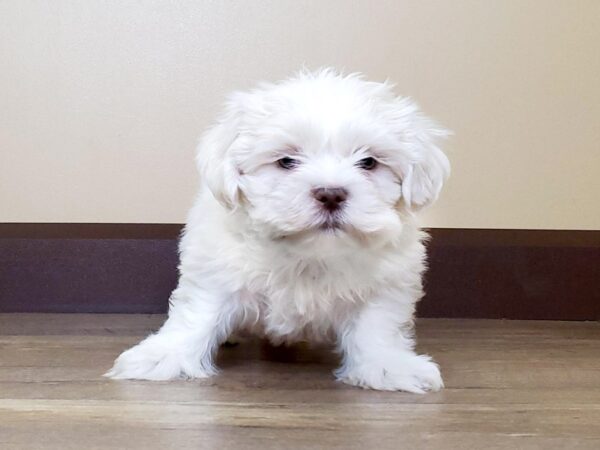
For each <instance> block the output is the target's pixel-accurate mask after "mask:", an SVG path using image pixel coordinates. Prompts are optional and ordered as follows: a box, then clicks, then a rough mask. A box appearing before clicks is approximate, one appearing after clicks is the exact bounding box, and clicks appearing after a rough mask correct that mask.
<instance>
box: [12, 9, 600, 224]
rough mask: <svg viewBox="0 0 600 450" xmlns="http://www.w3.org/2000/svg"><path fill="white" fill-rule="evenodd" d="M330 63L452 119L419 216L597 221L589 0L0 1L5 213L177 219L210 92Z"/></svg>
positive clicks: (598, 21)
mask: <svg viewBox="0 0 600 450" xmlns="http://www.w3.org/2000/svg"><path fill="white" fill-rule="evenodd" d="M303 63H306V64H307V65H308V66H309V67H318V66H321V65H333V66H337V67H340V68H345V69H347V70H349V71H363V72H365V73H366V74H367V75H368V76H369V77H371V78H373V79H384V78H386V77H389V78H391V79H392V80H394V81H395V82H397V84H398V91H399V92H400V93H403V94H408V95H411V96H413V97H414V98H416V99H417V100H418V101H419V103H421V105H422V106H423V108H424V109H425V110H426V111H427V112H429V113H430V114H432V115H433V116H434V117H436V118H437V119H438V120H439V121H441V122H442V123H444V124H445V125H446V126H448V127H450V128H452V129H453V130H454V131H455V137H454V138H453V139H452V140H451V143H450V145H449V153H450V157H451V160H452V163H453V175H452V178H451V180H450V182H449V183H448V185H447V189H446V190H445V191H444V193H443V194H442V197H441V200H440V202H439V203H438V204H437V205H436V206H434V207H433V208H432V209H430V210H429V211H427V213H426V216H425V224H427V225H430V226H445V227H489V228H571V229H598V228H600V202H599V201H598V194H599V193H600V181H599V180H600V81H599V80H600V1H598V0H588V1H583V0H562V1H553V0H488V1H484V0H473V1H467V0H452V1H451V0H439V1H421V0H415V1H404V0H395V1H382V0H358V1H350V0H322V1H319V0H310V1H302V0H301V1H297V0H268V1H267V0H252V1H249V0H238V1H231V0H215V1H197V0H195V1H183V0H181V1H166V0H164V1H151V0H145V1H131V0H111V1H94V0H89V1H79V0H72V1H67V0H55V1H51V2H49V1H42V0H39V1H29V0H12V1H11V0H6V1H2V2H0V65H1V66H0V106H1V110H0V222H11V221H43V222H62V221H65V222H67V221H76V222H80V221H81V222H181V221H183V220H184V218H185V214H186V210H187V208H188V206H189V205H190V203H191V201H192V197H193V193H194V189H195V186H196V173H195V168H194V165H193V152H194V146H195V143H196V141H197V137H198V135H199V133H200V132H201V130H202V129H203V128H205V127H206V126H207V125H208V124H209V123H210V121H211V118H212V117H213V116H214V114H215V112H216V111H217V109H218V105H219V103H220V101H221V99H222V96H223V95H224V94H225V93H226V92H228V91H230V90H232V89H236V88H245V87H247V86H250V85H251V84H252V82H253V81H254V80H261V79H269V80H270V79H278V78H281V77H284V76H286V75H287V74H289V73H291V72H293V71H295V70H297V69H298V68H299V67H300V66H301V65H302V64H303Z"/></svg>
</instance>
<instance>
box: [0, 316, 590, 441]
mask: <svg viewBox="0 0 600 450" xmlns="http://www.w3.org/2000/svg"><path fill="white" fill-rule="evenodd" d="M162 320H163V317H162V316H142V315H75V314H73V315H53V314H47V315H35V314H33V315H30V314H27V315H25V314H4V315H0V448H1V449H3V450H4V449H38V448H39V449H61V450H63V449H77V450H79V449H83V448H85V449H106V448H126V449H154V448H156V449H170V448H177V449H180V448H216V449H234V448H235V449H239V448H243V449H253V448H260V449H265V448H344V449H363V448H368V447H373V448H377V449H386V448H393V449H397V448H409V449H419V448H428V449H430V448H440V449H470V448H472V449H481V448H486V449H509V448H510V449H515V448H518V449H529V448H532V449H533V448H544V449H554V448H556V449H567V448H568V449H588V448H589V449H598V448H600V324H599V323H590V322H521V321H492V320H421V321H419V323H418V328H417V329H418V337H419V348H420V350H422V351H426V352H428V353H430V354H432V355H433V356H434V357H435V359H436V360H437V361H438V362H439V363H440V365H441V367H442V372H443V374H444V379H445V382H446V389H445V390H444V391H442V392H439V393H435V394H429V395H425V396H418V395H413V394H406V393H389V392H374V391H366V390H361V389H357V388H352V387H348V386H345V385H343V384H340V383H337V382H335V381H334V380H333V378H332V376H331V370H332V369H333V368H334V367H335V365H336V363H337V358H336V356H335V355H333V354H332V353H331V352H330V351H329V349H310V348H308V347H306V346H298V347H294V348H290V349H285V348H284V349H282V348H272V347H269V346H267V345H264V344H262V343H260V342H247V343H242V344H240V345H239V346H236V347H232V348H222V349H221V351H220V355H219V365H220V367H221V369H222V373H221V374H220V375H219V376H218V377H215V378H212V379H208V380H195V381H175V382H138V381H125V382H123V381H121V382H116V381H111V380H107V379H104V378H102V377H101V374H102V373H103V371H105V370H107V369H108V368H109V367H110V365H111V363H112V360H113V359H114V358H115V357H116V356H117V355H118V354H119V352H120V351H121V350H123V349H125V348H126V347H128V346H129V345H131V344H133V343H135V342H137V341H138V340H139V339H140V337H141V336H143V335H145V334H146V333H148V332H149V331H150V330H153V329H156V328H157V327H158V326H159V325H160V323H161V322H162Z"/></svg>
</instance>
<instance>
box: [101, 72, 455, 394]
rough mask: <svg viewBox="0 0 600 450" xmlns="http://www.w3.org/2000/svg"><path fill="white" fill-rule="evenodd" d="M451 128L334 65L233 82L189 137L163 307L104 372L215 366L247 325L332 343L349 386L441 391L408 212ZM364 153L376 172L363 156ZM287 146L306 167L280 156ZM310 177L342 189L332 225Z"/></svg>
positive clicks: (439, 160)
mask: <svg viewBox="0 0 600 450" xmlns="http://www.w3.org/2000/svg"><path fill="white" fill-rule="evenodd" d="M446 134H447V133H446V131H445V130H443V129H441V128H439V127H438V126H436V125H435V124H434V123H433V122H431V121H430V120H429V119H427V118H426V117H425V116H424V115H422V114H421V112H420V111H419V109H418V108H417V106H416V105H415V104H414V103H413V102H412V101H411V100H409V99H406V98H398V97H396V96H395V95H394V94H393V93H392V90H391V86H390V85H389V84H387V83H373V82H367V81H365V80H363V78H362V77H361V76H359V75H349V76H342V75H339V74H337V73H336V72H334V71H333V70H330V69H326V70H321V71H319V72H316V73H307V72H303V73H300V74H298V75H297V76H295V77H294V78H292V79H290V80H287V81H284V82H280V83H277V84H263V85H260V86H259V87H258V88H257V89H255V90H253V91H251V92H246V93H234V94H233V95H232V96H231V97H230V99H229V101H228V103H227V106H226V110H225V113H224V114H223V115H222V117H221V118H220V120H219V121H218V122H217V124H216V125H215V126H214V127H213V128H212V129H210V130H209V131H208V132H207V133H206V134H205V135H204V136H203V138H202V141H201V143H200V146H199V149H198V166H199V169H200V173H201V176H202V182H203V184H202V187H201V189H200V192H199V194H198V197H197V200H196V202H195V204H194V206H193V208H192V210H191V212H190V214H189V217H188V221H187V225H186V227H185V232H184V234H183V236H182V238H181V242H180V252H181V264H180V266H179V270H180V279H179V285H178V287H177V289H175V291H174V292H173V294H172V296H171V307H170V310H169V318H168V320H167V321H166V323H165V324H164V325H163V327H162V328H161V329H160V331H158V332H157V333H156V334H153V335H151V336H149V337H148V338H146V339H145V340H143V341H142V342H141V343H140V344H138V345H136V346H135V347H133V348H131V349H129V350H127V351H125V352H124V353H123V354H122V355H121V356H119V358H118V359H117V360H116V362H115V365H114V367H113V368H112V369H111V370H110V371H109V372H108V374H107V375H108V376H110V377H112V378H117V379H121V378H139V379H148V380H167V379H172V378H177V377H206V376H210V375H213V374H215V373H216V369H215V366H214V363H213V358H214V355H215V352H216V351H217V349H218V346H219V344H221V343H223V342H224V341H225V340H226V339H227V337H228V336H229V335H230V334H231V333H232V332H234V331H240V330H241V331H244V330H245V331H250V332H252V333H257V334H259V335H262V336H266V337H268V338H269V339H270V340H271V341H273V342H275V343H292V342H296V341H300V340H309V341H332V342H334V343H335V344H336V345H337V348H338V349H339V351H340V353H341V354H342V357H343V362H342V366H341V367H340V368H339V369H338V370H337V371H336V375H337V377H338V378H339V379H340V380H342V381H344V382H346V383H349V384H353V385H356V386H361V387H365V388H373V389H385V390H405V391H410V392H418V393H422V392H425V391H429V390H438V389H440V388H441V387H442V386H443V383H442V379H441V376H440V372H439V369H438V367H437V365H436V364H435V363H433V362H432V361H431V359H430V358H429V357H428V356H423V355H421V356H419V355H417V354H415V352H414V350H413V348H414V339H413V335H412V331H413V326H412V323H413V315H414V309H415V303H416V302H417V301H418V300H419V299H420V297H421V296H422V290H421V275H422V273H423V271H424V269H425V251H424V246H423V241H424V239H425V238H426V235H425V234H424V233H423V232H421V231H419V229H418V227H417V225H416V224H415V219H414V212H415V211H416V210H418V209H419V208H420V207H422V206H424V205H426V204H429V203H431V202H433V201H434V200H435V199H436V198H437V196H438V194H439V192H440V189H441V187H442V184H443V182H444V180H445V178H446V177H447V175H448V173H449V163H448V160H447V158H446V156H445V155H444V154H443V153H442V152H441V151H440V149H439V148H438V146H437V141H438V140H439V138H442V137H444V136H445V135H446ZM369 156H373V157H375V158H376V159H377V160H378V161H379V162H380V164H379V165H378V166H377V167H376V168H375V169H374V170H372V171H366V170H365V169H361V168H359V167H357V165H356V163H357V161H359V160H360V159H362V158H366V157H369ZM282 157H293V158H295V159H297V160H298V161H299V165H298V166H297V167H296V168H294V169H292V170H285V169H282V168H281V167H279V166H278V165H277V162H276V161H277V160H278V159H280V158H282ZM316 187H343V188H345V189H346V190H347V191H348V193H349V196H348V200H347V201H346V203H345V206H344V208H343V210H342V213H341V215H340V216H339V217H338V221H339V228H338V229H323V228H321V226H322V225H323V224H324V221H325V220H326V216H327V215H326V214H325V213H324V210H323V209H322V208H321V205H320V204H319V203H318V202H317V201H316V200H315V199H314V198H312V197H311V190H312V189H314V188H316Z"/></svg>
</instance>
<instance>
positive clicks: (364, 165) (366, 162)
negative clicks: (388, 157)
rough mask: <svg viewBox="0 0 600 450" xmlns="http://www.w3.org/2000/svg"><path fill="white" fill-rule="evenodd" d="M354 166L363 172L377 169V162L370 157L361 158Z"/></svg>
mask: <svg viewBox="0 0 600 450" xmlns="http://www.w3.org/2000/svg"><path fill="white" fill-rule="evenodd" d="M356 165H357V166H358V167H360V168H361V169H364V170H373V169H374V168H375V167H377V160H376V159H375V158H371V157H368V158H363V159H361V160H360V161H359V162H357V163H356Z"/></svg>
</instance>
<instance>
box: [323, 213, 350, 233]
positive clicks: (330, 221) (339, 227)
mask: <svg viewBox="0 0 600 450" xmlns="http://www.w3.org/2000/svg"><path fill="white" fill-rule="evenodd" d="M344 228H345V225H344V222H342V221H341V220H340V219H339V218H338V217H335V216H328V217H326V218H325V219H324V220H323V222H322V223H321V224H319V225H318V226H317V229H318V230H321V231H329V232H334V231H343V230H344Z"/></svg>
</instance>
